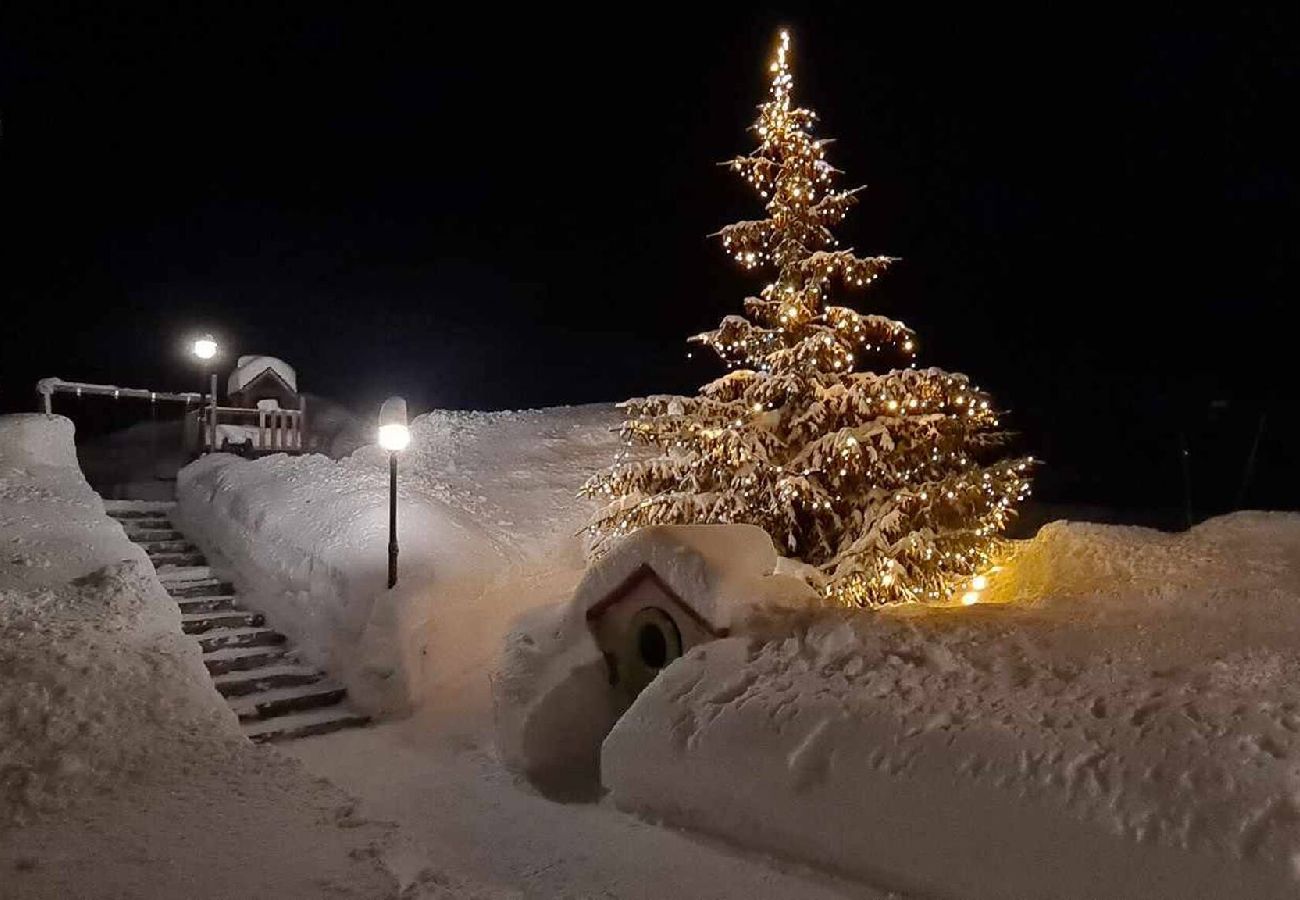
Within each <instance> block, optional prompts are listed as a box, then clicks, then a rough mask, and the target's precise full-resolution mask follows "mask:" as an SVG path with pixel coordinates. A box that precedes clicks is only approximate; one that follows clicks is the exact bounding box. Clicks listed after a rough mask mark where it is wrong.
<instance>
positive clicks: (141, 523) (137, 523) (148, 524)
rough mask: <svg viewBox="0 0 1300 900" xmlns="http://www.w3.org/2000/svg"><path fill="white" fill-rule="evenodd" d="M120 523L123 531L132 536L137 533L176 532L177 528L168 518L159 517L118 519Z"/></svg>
mask: <svg viewBox="0 0 1300 900" xmlns="http://www.w3.org/2000/svg"><path fill="white" fill-rule="evenodd" d="M118 522H119V523H120V524H121V526H122V529H123V530H124V531H126V533H127V534H132V533H134V532H136V531H175V530H176V526H175V525H173V524H172V520H171V519H169V518H167V517H166V516H157V517H152V516H151V517H149V518H147V519H145V518H141V519H118Z"/></svg>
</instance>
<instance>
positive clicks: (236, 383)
mask: <svg viewBox="0 0 1300 900" xmlns="http://www.w3.org/2000/svg"><path fill="white" fill-rule="evenodd" d="M226 394H227V396H228V402H229V405H230V406H239V407H243V408H245V409H301V408H302V396H301V395H300V394H299V393H298V374H297V373H296V372H295V371H294V370H293V367H292V366H290V365H289V364H288V363H286V362H285V361H284V360H282V359H276V358H275V357H274V356H241V357H239V362H238V364H237V365H236V366H235V370H234V371H233V372H231V373H230V378H229V379H228V380H227V381H226ZM268 401H274V405H273V406H272V405H270V403H269V402H268Z"/></svg>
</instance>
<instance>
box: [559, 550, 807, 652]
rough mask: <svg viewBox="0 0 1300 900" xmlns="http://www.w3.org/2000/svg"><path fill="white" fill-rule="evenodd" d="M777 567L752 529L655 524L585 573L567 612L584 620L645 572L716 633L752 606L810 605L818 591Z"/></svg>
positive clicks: (772, 553)
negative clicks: (645, 569)
mask: <svg viewBox="0 0 1300 900" xmlns="http://www.w3.org/2000/svg"><path fill="white" fill-rule="evenodd" d="M777 563H778V556H777V553H776V549H775V548H774V547H773V546H772V539H771V538H770V537H768V535H767V532H765V531H764V530H763V529H761V528H759V527H757V526H755V525H654V526H651V527H649V528H642V529H640V530H638V531H636V532H633V533H632V534H631V535H630V536H629V537H627V538H625V539H624V540H623V541H622V542H621V543H619V544H618V546H616V547H615V548H614V549H613V550H611V551H610V552H609V553H608V554H607V555H606V556H604V557H603V558H601V559H600V560H599V561H597V562H596V563H594V564H592V566H591V567H590V568H589V569H587V572H586V574H585V575H584V576H583V578H582V581H581V582H580V583H579V584H578V587H577V589H576V590H575V591H574V594H573V600H572V601H571V610H572V612H573V613H581V614H582V616H583V617H584V618H585V617H586V615H587V614H588V613H590V612H591V611H592V609H593V608H596V607H598V606H599V605H600V604H602V603H603V602H604V601H605V600H606V598H607V597H609V595H610V594H611V593H613V592H615V591H617V590H618V589H619V588H620V586H622V585H624V584H625V583H626V582H627V581H628V579H629V578H633V577H635V576H636V575H637V574H638V572H639V571H640V570H642V569H644V568H648V569H649V570H650V571H652V572H653V573H654V574H655V575H656V576H658V577H659V579H660V580H661V581H662V582H663V583H664V584H665V586H667V587H668V588H669V589H670V590H671V591H672V592H673V593H675V594H676V595H677V596H678V597H680V598H681V600H682V602H683V603H685V604H687V605H689V606H690V607H691V608H692V609H693V610H694V611H695V612H696V613H698V614H699V615H700V617H701V618H703V619H704V620H705V622H707V623H708V625H709V626H710V627H711V628H713V629H715V630H722V629H728V628H731V627H734V626H735V625H736V624H739V621H740V620H741V619H743V618H744V616H745V614H746V613H748V612H749V611H751V610H753V609H754V608H756V607H762V606H770V605H781V606H789V605H808V604H811V603H815V602H816V601H817V595H816V592H814V591H813V590H812V588H810V587H808V585H807V584H806V583H804V582H803V581H801V580H800V579H798V578H795V577H792V576H790V575H786V574H783V573H778V572H777Z"/></svg>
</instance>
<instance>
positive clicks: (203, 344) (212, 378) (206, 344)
mask: <svg viewBox="0 0 1300 900" xmlns="http://www.w3.org/2000/svg"><path fill="white" fill-rule="evenodd" d="M193 350H194V355H195V356H196V357H198V358H199V360H200V361H201V362H202V363H204V364H205V370H206V372H205V374H206V375H207V376H208V377H205V378H204V379H203V380H204V381H207V382H209V384H210V388H211V394H212V398H211V405H210V406H209V408H208V449H209V450H211V451H212V452H214V453H215V452H216V449H217V370H216V368H214V367H213V366H212V365H211V363H210V360H211V359H212V358H213V357H215V356H216V355H217V340H216V338H214V337H213V336H212V335H210V334H205V335H203V337H201V338H198V339H197V340H196V341H195V342H194V347H193ZM202 402H203V391H199V403H200V404H202ZM202 445H203V438H202V430H201V429H200V437H199V446H200V447H202Z"/></svg>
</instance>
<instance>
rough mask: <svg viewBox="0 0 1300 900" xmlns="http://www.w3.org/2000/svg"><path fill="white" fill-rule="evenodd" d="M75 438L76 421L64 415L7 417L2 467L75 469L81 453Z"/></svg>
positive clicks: (0, 447)
mask: <svg viewBox="0 0 1300 900" xmlns="http://www.w3.org/2000/svg"><path fill="white" fill-rule="evenodd" d="M72 435H73V427H72V420H71V419H65V418H64V417H63V416H47V415H45V414H44V413H27V414H18V415H11V416H5V417H4V428H3V429H0V466H4V467H5V468H6V469H10V470H13V469H24V468H27V467H30V466H39V467H46V466H50V467H54V468H72V469H75V468H76V466H77V451H76V448H75V447H74V445H73V441H72Z"/></svg>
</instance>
